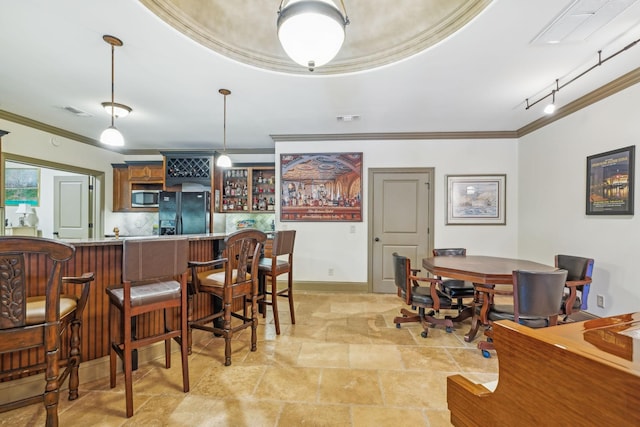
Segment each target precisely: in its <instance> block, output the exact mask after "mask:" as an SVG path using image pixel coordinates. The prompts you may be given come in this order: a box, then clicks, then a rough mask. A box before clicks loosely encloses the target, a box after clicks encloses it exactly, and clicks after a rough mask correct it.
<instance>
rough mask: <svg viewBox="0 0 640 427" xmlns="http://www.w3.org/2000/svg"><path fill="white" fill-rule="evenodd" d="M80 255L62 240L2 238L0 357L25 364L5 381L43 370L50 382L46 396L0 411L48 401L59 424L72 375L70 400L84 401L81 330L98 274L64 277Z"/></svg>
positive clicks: (0, 408) (51, 421)
mask: <svg viewBox="0 0 640 427" xmlns="http://www.w3.org/2000/svg"><path fill="white" fill-rule="evenodd" d="M74 253H75V247H74V246H72V245H70V244H67V243H63V242H60V241H56V240H50V239H44V238H37V237H2V238H0V296H1V298H0V354H1V355H2V357H3V358H4V357H5V356H7V355H8V354H9V353H11V354H22V355H23V356H19V357H20V360H21V362H20V366H18V367H11V368H10V369H4V368H3V370H2V372H1V373H0V380H1V381H8V380H12V379H17V378H21V377H24V376H26V375H30V374H35V373H40V372H43V373H44V382H45V384H44V387H43V393H41V394H38V395H35V396H31V397H26V398H22V399H20V400H17V401H12V402H8V403H4V404H2V405H0V412H5V411H8V410H11V409H15V408H19V407H22V406H26V405H29V404H32V403H37V402H44V406H45V408H46V425H47V426H57V425H58V400H59V390H60V387H61V386H62V384H63V383H64V381H65V380H66V379H67V377H68V378H69V400H75V399H77V398H78V385H79V377H78V368H79V366H80V328H81V324H82V313H83V310H84V308H85V305H86V303H87V299H88V296H89V283H90V282H91V281H92V280H93V273H84V274H83V275H82V276H81V277H63V274H64V273H63V272H64V265H65V264H66V262H67V261H69V260H70V259H71V258H72V257H73V256H74ZM20 352H22V353H20ZM24 354H26V356H24ZM25 361H27V362H25ZM25 363H26V364H25Z"/></svg>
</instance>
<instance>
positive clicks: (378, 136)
mask: <svg viewBox="0 0 640 427" xmlns="http://www.w3.org/2000/svg"><path fill="white" fill-rule="evenodd" d="M269 136H271V139H273V141H274V142H284V141H298V142H306V141H363V140H369V141H384V140H393V139H395V140H411V139H504V138H517V137H518V135H517V133H516V132H515V131H487V132H481V131H478V132H390V133H377V132H376V133H325V134H280V135H269Z"/></svg>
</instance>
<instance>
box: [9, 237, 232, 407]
mask: <svg viewBox="0 0 640 427" xmlns="http://www.w3.org/2000/svg"><path fill="white" fill-rule="evenodd" d="M182 237H186V238H187V239H188V240H189V259H190V260H198V261H206V260H210V259H215V258H219V257H220V255H219V250H220V245H219V243H221V242H222V241H223V239H224V237H225V235H224V233H217V234H213V233H212V234H208V235H186V236H182ZM151 238H154V239H159V240H160V239H165V238H171V237H170V236H155V237H151ZM125 240H127V239H124V238H121V239H114V238H104V239H87V240H74V241H73V242H72V243H73V246H74V247H75V256H74V257H73V258H71V259H70V260H69V261H67V262H66V263H65V264H64V265H63V267H62V273H63V276H81V275H82V274H83V273H84V272H85V271H92V272H94V275H95V280H94V282H93V283H92V284H91V286H89V287H88V288H89V298H88V301H89V302H88V303H87V307H86V308H85V310H84V311H83V313H82V319H81V321H82V335H81V337H80V340H81V342H80V357H81V360H82V363H84V362H87V361H89V360H95V359H100V358H102V357H105V356H109V348H110V345H111V343H110V341H109V334H108V332H107V331H108V330H109V316H108V308H109V297H108V295H107V293H106V292H105V289H106V288H107V287H108V286H111V285H113V284H114V283H121V282H122V245H123V243H124V241H125ZM34 258H35V260H34V262H33V264H32V267H31V268H30V274H31V277H32V278H33V280H38V281H39V282H40V283H46V280H47V277H48V275H49V267H48V265H47V257H46V256H44V255H42V254H41V255H37V256H34ZM212 299H213V297H212V296H211V295H209V294H198V295H196V296H195V298H194V300H193V303H192V304H190V305H189V307H190V309H193V315H194V316H196V317H199V316H204V315H205V314H206V313H209V311H210V307H211V300H212ZM155 314H156V313H149V314H145V315H141V316H138V319H137V323H138V329H139V330H144V331H147V330H149V331H151V330H152V331H156V330H157V331H162V330H164V329H163V328H164V319H163V318H162V316H156V315H155ZM178 314H179V313H177V312H176V313H175V315H174V318H175V319H177V318H178ZM138 354H139V358H140V360H141V361H146V360H149V359H150V358H152V357H154V356H153V350H152V349H151V348H147V347H145V348H144V349H142V350H141V351H139V352H138ZM37 357H38V351H37V349H32V350H24V351H21V352H19V353H5V354H0V371H9V370H11V369H21V368H22V367H26V366H28V363H29V361H31V360H33V359H34V358H37ZM25 369H26V368H25ZM82 378H83V379H84V380H86V381H93V380H96V379H98V378H100V374H99V373H98V372H97V371H95V370H88V371H87V372H85V373H84V374H83V375H82ZM25 381H27V380H22V381H20V383H23V382H25ZM21 395H22V396H26V395H25V394H24V393H21Z"/></svg>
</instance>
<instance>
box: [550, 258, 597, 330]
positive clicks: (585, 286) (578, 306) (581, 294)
mask: <svg viewBox="0 0 640 427" xmlns="http://www.w3.org/2000/svg"><path fill="white" fill-rule="evenodd" d="M555 266H556V267H558V268H561V269H563V270H567V272H568V273H567V283H565V292H564V294H563V296H562V306H561V307H560V311H561V313H562V314H564V318H563V319H562V320H563V321H565V322H566V321H568V320H569V316H570V315H571V313H574V312H577V311H581V310H586V309H587V299H588V297H589V288H590V287H591V274H592V273H593V259H591V258H583V257H578V256H572V255H556V256H555Z"/></svg>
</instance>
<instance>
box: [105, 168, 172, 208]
mask: <svg viewBox="0 0 640 427" xmlns="http://www.w3.org/2000/svg"><path fill="white" fill-rule="evenodd" d="M111 166H112V167H113V211H114V212H157V211H158V208H157V207H135V208H134V207H131V192H132V191H135V190H149V191H159V190H162V189H163V187H164V167H163V163H162V162H160V161H158V162H125V163H117V164H112V165H111Z"/></svg>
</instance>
